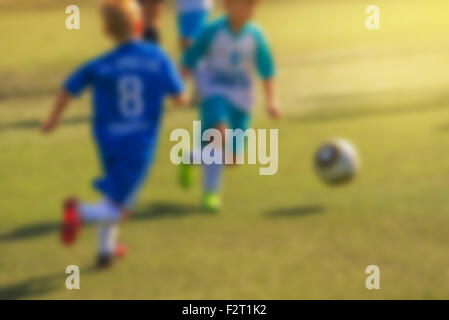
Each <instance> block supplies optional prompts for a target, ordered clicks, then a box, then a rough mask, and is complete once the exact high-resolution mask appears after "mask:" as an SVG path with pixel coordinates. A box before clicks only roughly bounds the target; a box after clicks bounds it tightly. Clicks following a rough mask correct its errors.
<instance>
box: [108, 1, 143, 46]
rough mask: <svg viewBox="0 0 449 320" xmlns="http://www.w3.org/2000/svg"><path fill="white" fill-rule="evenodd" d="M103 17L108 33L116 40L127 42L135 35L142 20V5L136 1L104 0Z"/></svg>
mask: <svg viewBox="0 0 449 320" xmlns="http://www.w3.org/2000/svg"><path fill="white" fill-rule="evenodd" d="M101 15H102V17H103V20H104V24H105V27H106V30H107V32H108V33H109V34H110V35H111V36H112V37H113V38H115V39H116V40H126V39H128V38H131V37H132V36H133V34H134V31H135V30H134V28H135V25H136V23H137V22H139V21H141V20H142V12H141V9H140V5H139V4H138V3H137V1H135V0H103V2H102V4H101Z"/></svg>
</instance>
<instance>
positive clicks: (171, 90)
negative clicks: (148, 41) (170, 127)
mask: <svg viewBox="0 0 449 320" xmlns="http://www.w3.org/2000/svg"><path fill="white" fill-rule="evenodd" d="M161 70H162V75H161V78H162V79H163V83H164V84H165V85H164V90H165V93H166V94H167V95H168V96H169V97H170V99H171V100H172V102H173V104H174V105H175V106H186V105H187V104H188V99H187V96H186V94H185V90H184V81H183V78H182V76H181V74H180V72H179V71H178V69H177V68H176V66H175V65H174V64H173V62H172V61H171V59H170V57H169V56H168V55H166V54H165V58H164V62H163V68H162V69H161Z"/></svg>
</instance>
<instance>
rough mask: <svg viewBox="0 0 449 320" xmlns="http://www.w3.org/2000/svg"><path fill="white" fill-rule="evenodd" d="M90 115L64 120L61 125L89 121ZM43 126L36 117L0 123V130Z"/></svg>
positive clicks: (72, 124) (35, 128) (30, 128)
mask: <svg viewBox="0 0 449 320" xmlns="http://www.w3.org/2000/svg"><path fill="white" fill-rule="evenodd" d="M89 119H90V117H89V116H77V117H71V118H67V119H64V120H62V122H61V125H63V126H74V125H79V124H82V123H86V122H88V121H89ZM40 126H41V122H40V121H39V120H36V119H32V120H22V121H16V122H8V123H1V124H0V131H8V130H37V129H39V128H40Z"/></svg>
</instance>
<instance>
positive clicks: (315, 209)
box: [264, 206, 326, 218]
mask: <svg viewBox="0 0 449 320" xmlns="http://www.w3.org/2000/svg"><path fill="white" fill-rule="evenodd" d="M325 212H326V209H325V208H324V207H321V206H299V207H290V208H277V209H272V210H269V211H266V212H265V213H264V215H265V216H266V217H270V218H282V217H291V218H293V217H304V216H309V215H315V214H323V213H325Z"/></svg>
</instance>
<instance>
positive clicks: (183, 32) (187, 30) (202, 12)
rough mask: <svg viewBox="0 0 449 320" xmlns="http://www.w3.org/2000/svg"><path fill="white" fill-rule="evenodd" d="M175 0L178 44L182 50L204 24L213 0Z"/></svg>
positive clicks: (188, 44) (189, 43) (190, 42)
mask: <svg viewBox="0 0 449 320" xmlns="http://www.w3.org/2000/svg"><path fill="white" fill-rule="evenodd" d="M176 2H177V9H178V30H179V31H178V32H179V37H180V46H181V49H182V51H183V52H184V51H185V50H186V49H187V48H188V47H189V46H190V45H191V44H192V42H193V40H194V39H195V37H196V36H197V35H198V33H199V32H200V31H201V29H202V28H203V27H204V26H205V24H206V22H207V19H208V17H209V13H210V10H211V9H212V2H213V0H176Z"/></svg>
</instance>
